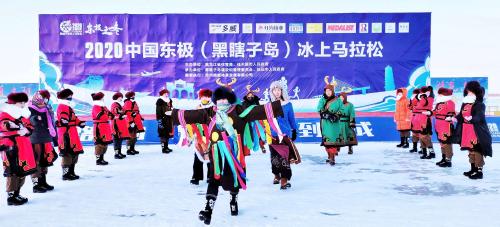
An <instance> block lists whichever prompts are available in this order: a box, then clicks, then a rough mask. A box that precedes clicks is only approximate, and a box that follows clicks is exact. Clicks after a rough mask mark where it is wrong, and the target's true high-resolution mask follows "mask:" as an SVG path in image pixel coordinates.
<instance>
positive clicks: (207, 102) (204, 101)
mask: <svg viewBox="0 0 500 227" xmlns="http://www.w3.org/2000/svg"><path fill="white" fill-rule="evenodd" d="M209 103H210V100H201V104H203V105H207V104H209Z"/></svg>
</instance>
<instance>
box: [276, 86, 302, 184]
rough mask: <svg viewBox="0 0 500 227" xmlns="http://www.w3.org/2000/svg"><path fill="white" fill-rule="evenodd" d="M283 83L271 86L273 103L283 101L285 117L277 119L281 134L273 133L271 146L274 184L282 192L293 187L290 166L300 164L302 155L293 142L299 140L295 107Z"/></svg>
mask: <svg viewBox="0 0 500 227" xmlns="http://www.w3.org/2000/svg"><path fill="white" fill-rule="evenodd" d="M284 87H285V86H284V84H282V82H281V81H275V82H273V83H272V84H271V87H270V91H271V101H278V100H279V101H281V103H282V109H283V116H282V117H277V118H276V123H277V125H279V128H280V132H276V131H272V133H271V134H272V136H273V139H272V143H271V144H270V145H269V150H270V152H271V168H272V173H273V174H274V181H273V184H280V186H281V187H280V188H281V189H282V190H286V189H288V188H290V187H291V184H290V183H289V181H290V179H291V178H292V169H291V167H290V164H298V163H300V161H301V160H300V155H299V152H298V150H297V147H295V144H294V143H293V141H295V139H296V138H297V122H296V121H295V113H294V112H293V105H292V103H291V102H290V101H289V98H288V91H286V90H285V89H284Z"/></svg>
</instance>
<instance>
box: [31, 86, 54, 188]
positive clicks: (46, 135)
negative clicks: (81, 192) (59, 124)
mask: <svg viewBox="0 0 500 227" xmlns="http://www.w3.org/2000/svg"><path fill="white" fill-rule="evenodd" d="M49 101H50V93H49V91H47V90H41V91H37V92H36V93H35V94H34V95H33V98H31V102H29V105H28V107H29V110H30V112H31V115H30V121H31V124H32V125H33V133H32V134H31V136H30V141H31V143H32V144H33V152H34V154H35V160H36V163H37V171H36V172H35V173H33V174H32V175H31V180H32V181H33V192H34V193H44V192H47V191H52V190H54V186H52V185H49V184H48V183H47V178H46V175H47V172H48V167H49V166H52V165H53V164H54V161H55V160H56V159H57V157H58V156H57V153H56V151H55V149H54V146H53V145H52V143H54V142H55V141H56V140H57V132H56V127H55V124H54V112H53V111H52V107H51V106H50V105H49Z"/></svg>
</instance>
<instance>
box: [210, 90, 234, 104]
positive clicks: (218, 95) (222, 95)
mask: <svg viewBox="0 0 500 227" xmlns="http://www.w3.org/2000/svg"><path fill="white" fill-rule="evenodd" d="M221 99H227V101H228V102H229V103H231V104H234V103H235V102H236V95H235V94H234V92H233V90H231V89H230V88H228V87H222V86H221V87H218V88H217V89H215V91H214V93H213V95H212V102H214V103H217V100H221Z"/></svg>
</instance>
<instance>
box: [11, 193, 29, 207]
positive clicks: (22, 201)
mask: <svg viewBox="0 0 500 227" xmlns="http://www.w3.org/2000/svg"><path fill="white" fill-rule="evenodd" d="M14 196H15V197H16V198H17V200H19V201H21V203H22V204H25V203H27V202H28V198H25V197H22V196H21V195H19V190H17V191H14ZM22 204H21V205H22Z"/></svg>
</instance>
